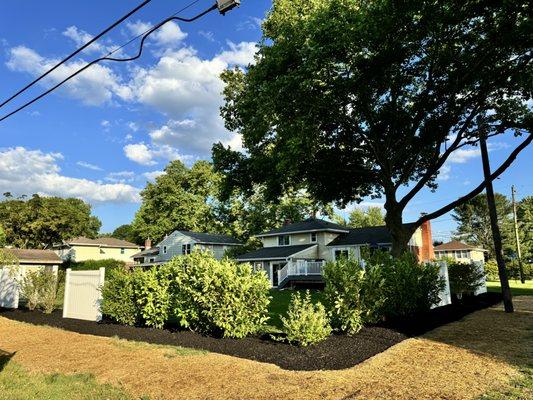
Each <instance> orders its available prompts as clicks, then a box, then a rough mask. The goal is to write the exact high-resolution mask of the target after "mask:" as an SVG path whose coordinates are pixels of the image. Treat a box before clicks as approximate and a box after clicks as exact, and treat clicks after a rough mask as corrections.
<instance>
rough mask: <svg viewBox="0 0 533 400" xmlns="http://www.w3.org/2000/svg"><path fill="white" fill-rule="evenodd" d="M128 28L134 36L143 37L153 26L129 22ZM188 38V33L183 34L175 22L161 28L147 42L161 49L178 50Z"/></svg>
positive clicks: (141, 22)
mask: <svg viewBox="0 0 533 400" xmlns="http://www.w3.org/2000/svg"><path fill="white" fill-rule="evenodd" d="M126 27H127V28H128V29H129V30H130V32H131V33H132V34H134V35H142V34H144V33H145V32H146V31H147V30H149V29H151V27H152V24H151V23H149V22H144V21H140V20H137V21H136V22H129V23H127V24H126ZM186 37H187V33H185V32H183V31H182V30H181V28H180V27H179V25H178V24H176V23H175V22H174V21H171V22H168V23H166V24H165V25H163V26H162V27H161V28H159V29H158V30H156V31H155V32H153V33H152V34H150V36H149V37H148V39H147V41H149V42H153V43H155V44H156V45H158V46H160V47H166V48H169V47H171V48H176V47H177V46H179V45H181V42H182V41H183V40H184V39H185V38H186Z"/></svg>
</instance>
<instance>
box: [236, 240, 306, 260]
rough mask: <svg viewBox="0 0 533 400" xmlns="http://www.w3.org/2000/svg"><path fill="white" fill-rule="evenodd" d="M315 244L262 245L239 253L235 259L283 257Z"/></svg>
mask: <svg viewBox="0 0 533 400" xmlns="http://www.w3.org/2000/svg"><path fill="white" fill-rule="evenodd" d="M313 246H316V244H315V243H312V244H299V245H295V246H276V247H263V248H261V249H258V250H255V251H251V252H249V253H246V254H241V255H239V256H237V257H235V258H236V259H237V260H268V259H280V260H282V259H285V258H287V257H290V256H292V255H293V254H296V253H299V252H300V251H303V250H306V249H309V248H311V247H313Z"/></svg>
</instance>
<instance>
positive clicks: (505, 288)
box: [479, 135, 514, 313]
mask: <svg viewBox="0 0 533 400" xmlns="http://www.w3.org/2000/svg"><path fill="white" fill-rule="evenodd" d="M479 145H480V147H481V160H482V162H483V173H484V175H485V182H486V187H485V190H486V192H487V203H488V207H489V215H490V226H491V229H492V238H493V240H494V252H495V253H496V262H497V263H498V275H499V276H500V283H501V287H502V295H503V306H504V309H505V312H508V313H512V312H513V311H514V307H513V298H512V295H511V288H510V287H509V279H508V278H507V270H506V269H505V261H504V259H503V252H502V237H501V234H500V227H499V226H498V215H497V214H496V203H495V201H494V189H493V187H492V181H491V180H490V163H489V154H488V151H487V141H486V138H485V136H484V135H482V136H481V137H480V141H479Z"/></svg>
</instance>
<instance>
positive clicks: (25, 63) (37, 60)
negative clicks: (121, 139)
mask: <svg viewBox="0 0 533 400" xmlns="http://www.w3.org/2000/svg"><path fill="white" fill-rule="evenodd" d="M57 62H58V60H56V59H52V58H46V57H43V56H41V55H39V54H38V53H37V52H35V51H34V50H32V49H29V48H28V47H25V46H18V47H14V48H12V49H10V50H9V58H8V61H7V63H6V66H7V67H8V68H9V69H10V70H12V71H17V72H26V73H28V74H30V75H32V76H38V75H41V74H42V73H44V72H45V71H47V70H49V69H50V68H52V67H53V66H55V65H56V64H57ZM85 65H86V63H85V61H83V60H81V59H80V60H77V61H74V62H70V63H65V64H63V65H62V66H60V67H59V68H57V69H56V70H55V71H54V72H52V73H51V74H50V75H49V76H48V77H46V78H45V79H43V80H42V81H41V82H42V83H43V85H46V86H47V87H48V86H51V85H53V84H56V83H59V82H60V81H62V80H63V79H65V78H66V77H67V76H69V75H71V74H72V73H74V72H76V71H78V70H79V69H81V68H82V67H84V66H85ZM59 92H60V93H63V94H65V95H67V96H69V97H72V98H74V99H77V100H80V101H81V102H82V103H84V104H87V105H93V106H94V105H101V104H103V103H108V102H110V101H111V99H112V98H113V97H114V96H117V97H119V98H121V99H123V100H128V99H129V98H131V92H130V89H129V88H128V87H127V86H124V85H123V84H122V82H121V78H120V77H119V76H118V75H116V74H115V73H114V72H113V71H112V70H111V69H110V68H109V67H106V66H103V65H99V64H96V65H93V66H91V67H90V68H88V69H87V70H85V71H84V72H83V73H81V74H80V75H78V76H76V77H75V78H73V79H71V80H70V81H68V82H67V83H65V84H64V86H62V87H61V88H60V89H59Z"/></svg>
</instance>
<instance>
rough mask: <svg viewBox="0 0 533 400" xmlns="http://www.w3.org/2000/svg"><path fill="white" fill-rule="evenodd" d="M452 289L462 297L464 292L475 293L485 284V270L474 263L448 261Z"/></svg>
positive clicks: (459, 297) (452, 291) (453, 292)
mask: <svg viewBox="0 0 533 400" xmlns="http://www.w3.org/2000/svg"><path fill="white" fill-rule="evenodd" d="M448 278H449V280H450V291H451V293H452V294H455V295H456V296H457V298H458V299H461V298H462V297H463V295H464V294H473V293H474V292H475V291H476V290H477V289H479V288H480V287H481V286H483V283H484V281H485V272H484V271H483V267H480V266H479V265H477V264H474V263H461V262H448Z"/></svg>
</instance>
